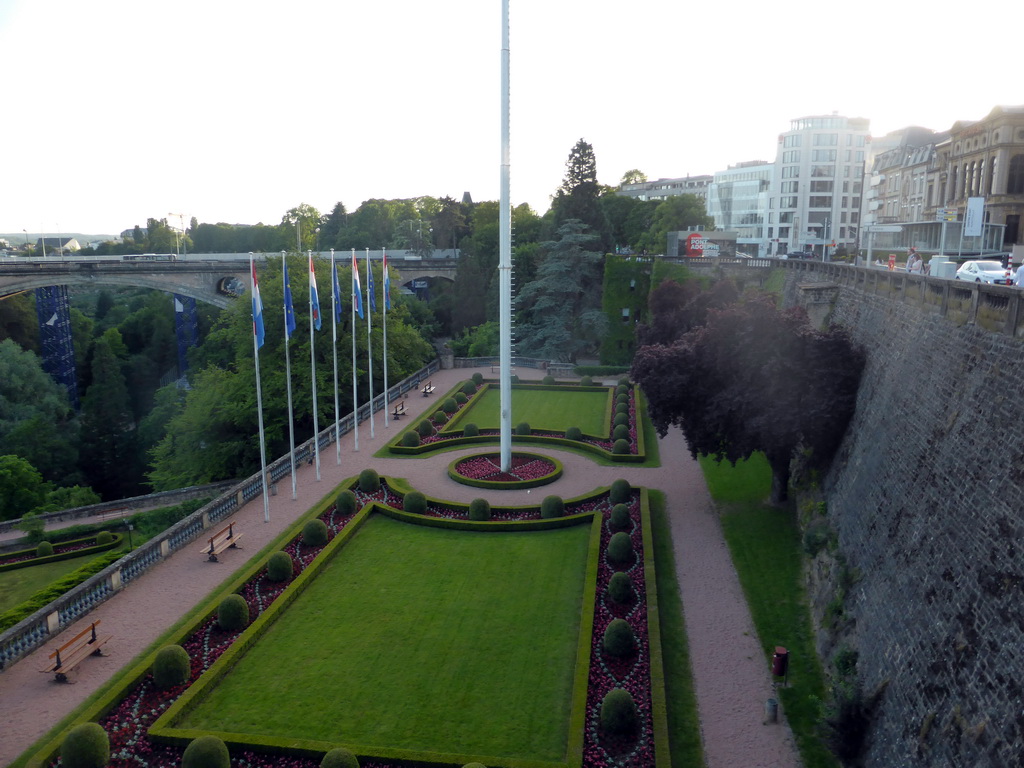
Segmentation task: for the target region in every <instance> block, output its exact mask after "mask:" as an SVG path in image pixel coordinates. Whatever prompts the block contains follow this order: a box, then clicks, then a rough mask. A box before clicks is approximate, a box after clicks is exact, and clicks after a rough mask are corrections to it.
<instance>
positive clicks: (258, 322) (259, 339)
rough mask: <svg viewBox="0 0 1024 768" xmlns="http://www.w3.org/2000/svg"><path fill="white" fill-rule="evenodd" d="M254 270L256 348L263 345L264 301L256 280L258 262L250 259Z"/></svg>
mask: <svg viewBox="0 0 1024 768" xmlns="http://www.w3.org/2000/svg"><path fill="white" fill-rule="evenodd" d="M249 267H250V269H251V270H252V332H253V334H254V335H255V336H256V349H259V348H260V347H262V346H263V302H262V301H261V300H260V284H259V282H257V280H256V262H254V261H253V260H252V259H251V258H250V259H249Z"/></svg>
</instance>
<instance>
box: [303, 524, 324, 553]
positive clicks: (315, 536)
mask: <svg viewBox="0 0 1024 768" xmlns="http://www.w3.org/2000/svg"><path fill="white" fill-rule="evenodd" d="M302 543H303V544H305V545H306V546H307V547H322V546H323V545H324V544H326V543H327V524H326V523H325V522H324V521H323V520H321V519H320V518H314V519H313V520H310V521H309V522H308V523H306V524H305V525H304V526H302Z"/></svg>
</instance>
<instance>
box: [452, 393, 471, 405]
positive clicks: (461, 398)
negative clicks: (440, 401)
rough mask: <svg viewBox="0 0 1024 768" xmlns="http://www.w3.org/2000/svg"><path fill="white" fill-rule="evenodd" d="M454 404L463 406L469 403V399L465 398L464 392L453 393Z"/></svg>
mask: <svg viewBox="0 0 1024 768" xmlns="http://www.w3.org/2000/svg"><path fill="white" fill-rule="evenodd" d="M455 402H456V403H457V404H458V405H465V404H466V403H468V402H469V398H468V397H466V394H465V393H464V392H456V393H455Z"/></svg>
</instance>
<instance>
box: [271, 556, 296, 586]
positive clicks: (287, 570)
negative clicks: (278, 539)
mask: <svg viewBox="0 0 1024 768" xmlns="http://www.w3.org/2000/svg"><path fill="white" fill-rule="evenodd" d="M294 570H295V566H294V564H293V563H292V556H291V555H289V554H288V553H287V552H285V551H283V550H282V551H280V552H275V553H274V554H272V555H271V556H270V559H269V560H268V561H267V578H268V579H270V580H271V581H276V582H282V581H288V579H290V578H291V577H292V573H293V572H294Z"/></svg>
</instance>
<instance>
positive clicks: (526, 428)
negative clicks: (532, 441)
mask: <svg viewBox="0 0 1024 768" xmlns="http://www.w3.org/2000/svg"><path fill="white" fill-rule="evenodd" d="M516 434H517V435H528V434H530V425H529V423H528V422H525V421H520V422H519V423H518V424H516Z"/></svg>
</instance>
